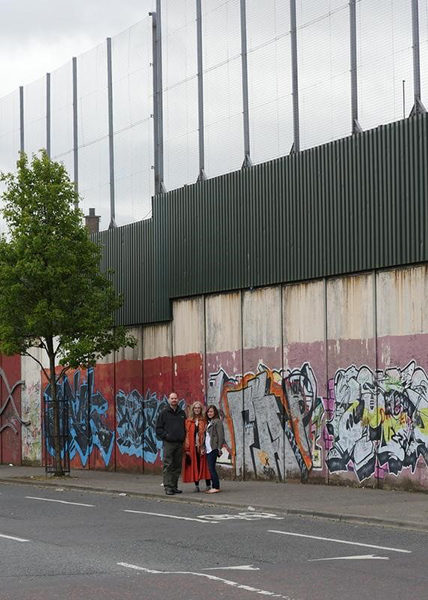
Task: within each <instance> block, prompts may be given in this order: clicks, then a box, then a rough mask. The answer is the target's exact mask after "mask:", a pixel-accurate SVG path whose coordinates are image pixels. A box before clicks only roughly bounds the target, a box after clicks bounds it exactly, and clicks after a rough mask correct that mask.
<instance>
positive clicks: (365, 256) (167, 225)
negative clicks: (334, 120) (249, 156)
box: [99, 115, 428, 325]
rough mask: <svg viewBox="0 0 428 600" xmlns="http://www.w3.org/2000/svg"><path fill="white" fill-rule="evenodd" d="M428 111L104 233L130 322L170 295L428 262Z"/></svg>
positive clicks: (157, 206) (182, 193) (271, 165)
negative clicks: (426, 113)
mask: <svg viewBox="0 0 428 600" xmlns="http://www.w3.org/2000/svg"><path fill="white" fill-rule="evenodd" d="M427 144H428V116H427V115H420V116H417V117H413V118H410V119H406V120H403V121H399V122H397V123H393V124H390V125H385V126H381V127H379V128H377V129H374V130H371V131H368V132H365V133H362V134H359V135H355V136H353V137H350V138H345V139H341V140H339V141H336V142H332V143H330V144H326V145H324V146H319V147H317V148H313V149H310V150H307V151H304V152H300V153H297V154H292V155H289V156H286V157H284V158H280V159H278V160H275V161H272V162H268V163H264V164H261V165H257V166H254V167H251V168H249V169H243V170H241V171H238V172H234V173H230V174H228V175H223V176H221V177H217V178H214V179H210V180H207V181H202V182H199V183H196V184H194V185H190V186H184V187H183V188H181V189H178V190H175V191H173V192H169V193H166V194H160V195H158V196H156V197H155V198H154V200H153V218H152V219H151V220H149V221H143V222H139V223H134V224H132V225H127V226H125V227H121V228H118V229H116V230H110V231H106V232H103V233H101V234H99V239H100V240H101V242H102V244H103V245H104V260H103V266H104V267H105V268H113V269H114V270H115V272H116V273H115V276H114V277H115V283H116V285H117V289H118V290H120V291H123V292H124V294H125V304H124V307H123V309H122V311H121V313H120V315H119V317H118V320H119V322H120V323H123V324H127V325H132V324H140V323H149V322H156V321H165V320H169V319H170V318H171V307H170V300H171V299H172V298H177V297H185V296H192V295H195V294H202V293H210V292H220V291H227V290H232V289H240V288H251V287H256V286H262V285H269V284H275V283H286V282H292V281H302V280H307V279H314V278H318V277H328V276H332V275H339V274H345V273H353V272H357V271H364V270H368V269H373V268H384V267H389V266H396V265H404V264H411V263H417V262H422V261H426V260H428V253H427V232H428V209H427V200H428V194H427V191H428V190H427V166H428V165H427V152H428V145H427Z"/></svg>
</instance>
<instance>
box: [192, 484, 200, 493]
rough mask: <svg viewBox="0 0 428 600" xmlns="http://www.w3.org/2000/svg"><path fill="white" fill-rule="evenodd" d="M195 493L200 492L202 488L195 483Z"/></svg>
mask: <svg viewBox="0 0 428 600" xmlns="http://www.w3.org/2000/svg"><path fill="white" fill-rule="evenodd" d="M193 491H194V493H195V494H197V493H198V492H200V491H201V490H200V489H199V485H195V489H194V490H193Z"/></svg>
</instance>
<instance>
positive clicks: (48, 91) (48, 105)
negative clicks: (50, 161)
mask: <svg viewBox="0 0 428 600" xmlns="http://www.w3.org/2000/svg"><path fill="white" fill-rule="evenodd" d="M46 153H47V155H48V156H49V158H50V157H51V74H50V73H46Z"/></svg>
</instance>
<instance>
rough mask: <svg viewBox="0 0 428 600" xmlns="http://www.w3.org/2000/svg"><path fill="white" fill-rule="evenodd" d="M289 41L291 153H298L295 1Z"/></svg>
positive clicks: (292, 9)
mask: <svg viewBox="0 0 428 600" xmlns="http://www.w3.org/2000/svg"><path fill="white" fill-rule="evenodd" d="M290 41H291V73H292V83H293V132H294V142H293V147H292V148H291V152H300V121H299V69H298V65H297V16H296V0H290Z"/></svg>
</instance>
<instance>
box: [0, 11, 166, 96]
mask: <svg viewBox="0 0 428 600" xmlns="http://www.w3.org/2000/svg"><path fill="white" fill-rule="evenodd" d="M154 1H155V0H0V75H1V76H0V98H1V97H2V96H5V95H7V94H9V93H10V92H12V91H13V90H15V89H16V88H18V87H19V86H20V85H25V84H28V83H30V82H32V81H34V80H36V79H38V78H39V77H43V76H44V75H45V73H48V72H50V71H53V70H55V69H56V68H58V67H59V66H61V65H62V64H64V63H66V62H67V61H68V60H70V58H71V57H72V56H77V55H79V54H82V53H83V52H85V51H87V50H89V49H90V48H92V47H93V46H96V45H97V44H99V43H100V42H102V41H103V40H105V38H106V37H109V36H112V35H115V34H117V33H119V32H121V31H122V30H124V29H126V28H127V27H129V26H130V25H132V24H133V23H136V22H137V21H140V20H141V19H143V18H144V17H145V16H146V15H147V13H148V12H149V11H150V10H152V6H153V2H154Z"/></svg>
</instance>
